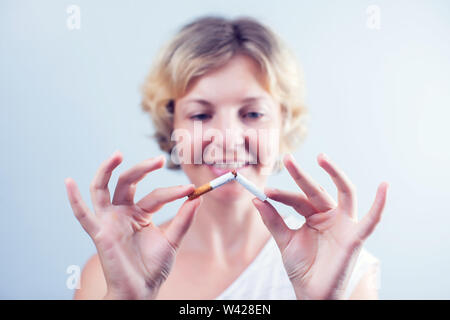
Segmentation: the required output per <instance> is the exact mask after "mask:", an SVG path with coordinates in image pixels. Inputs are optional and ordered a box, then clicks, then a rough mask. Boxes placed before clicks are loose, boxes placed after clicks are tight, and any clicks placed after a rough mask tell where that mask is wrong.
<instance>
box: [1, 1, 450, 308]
mask: <svg viewBox="0 0 450 320" xmlns="http://www.w3.org/2000/svg"><path fill="white" fill-rule="evenodd" d="M0 3H1V4H0V104H1V117H0V146H1V150H2V152H1V157H0V175H1V176H0V179H1V180H0V181H1V189H0V201H1V207H0V208H1V216H0V257H1V263H0V298H3V299H5V298H7V299H24V298H26V299H54V298H56V299H70V298H71V297H72V295H73V291H72V290H69V289H68V288H67V287H66V279H67V277H68V274H67V273H66V268H67V267H68V266H69V265H80V266H81V267H82V266H83V265H84V263H85V262H86V260H87V259H88V257H90V256H91V255H92V254H93V253H94V252H95V248H94V246H93V244H92V243H91V240H90V239H89V237H88V236H87V235H86V234H85V233H84V231H83V230H82V229H81V227H80V226H79V224H78V222H77V221H76V219H75V218H74V217H73V214H72V211H71V209H70V205H69V203H68V201H67V197H66V193H65V188H64V183H63V181H64V178H65V177H68V176H71V177H73V178H74V179H75V180H76V182H77V183H78V185H79V187H80V188H81V192H82V195H83V197H84V199H85V201H87V202H88V203H89V206H90V207H91V208H92V205H91V202H90V196H89V183H90V181H91V179H92V177H93V175H94V173H95V171H96V170H97V167H98V165H99V164H100V163H101V162H102V161H103V160H104V159H106V158H107V157H108V156H109V155H110V154H112V152H113V151H114V150H116V149H119V150H121V151H122V153H123V154H124V162H123V163H122V164H121V165H120V167H119V169H118V172H115V173H114V175H113V177H112V183H111V188H112V187H113V186H114V185H115V183H116V181H117V177H118V173H120V172H121V171H123V170H124V169H125V168H129V167H130V166H132V165H133V164H135V163H137V162H139V161H142V160H144V159H146V158H148V157H151V156H155V155H157V154H159V153H160V151H159V150H158V148H157V146H156V144H155V143H154V142H152V141H151V140H150V139H149V138H148V135H149V134H151V133H152V127H151V124H150V121H149V119H148V117H147V115H145V114H144V113H143V112H141V110H140V106H139V103H140V94H139V87H140V85H141V84H142V82H143V80H144V77H145V76H146V74H147V71H148V68H149V66H150V64H151V62H152V59H153V58H154V56H155V54H156V52H157V50H158V49H159V47H160V46H161V45H162V44H163V43H164V42H165V41H166V40H167V39H168V38H169V37H171V36H172V35H174V34H175V32H176V31H177V30H178V28H179V27H181V26H182V25H183V24H185V23H187V22H189V21H191V20H192V19H193V18H195V17H198V16H199V15H203V14H207V13H218V14H224V15H225V16H227V17H236V16H239V15H251V16H254V17H256V18H259V19H261V21H262V22H264V23H266V24H268V25H269V26H271V27H272V29H273V30H275V31H276V32H277V33H279V34H280V35H281V36H282V37H283V39H284V40H285V41H286V42H287V43H288V44H289V45H290V47H291V48H292V49H293V50H294V51H295V53H296V55H297V57H298V58H299V59H300V61H301V63H302V65H303V67H304V69H305V74H306V84H307V89H308V98H307V99H308V105H309V108H310V113H311V125H310V130H309V136H308V138H307V140H306V142H305V144H304V145H303V147H302V148H301V149H299V151H298V152H296V153H295V156H296V158H297V159H298V161H299V162H300V163H301V164H302V165H303V167H304V168H305V169H306V170H307V171H308V172H309V173H310V174H311V175H312V176H313V177H314V178H316V180H317V181H318V182H320V183H321V184H323V185H324V187H325V188H326V189H327V190H329V191H330V192H331V193H332V194H333V195H334V196H335V195H336V192H335V188H334V186H333V184H332V183H331V180H330V179H329V177H328V176H327V175H326V174H325V173H324V172H323V170H322V169H320V168H319V167H318V165H317V163H316V156H317V155H318V154H319V153H320V152H326V153H327V154H328V155H329V156H330V157H331V158H332V159H334V160H335V161H336V162H337V163H338V164H339V165H340V166H341V167H342V168H343V169H344V171H345V172H346V173H347V174H348V175H349V176H350V178H351V179H352V181H353V182H354V184H355V185H356V186H357V190H358V197H359V198H358V204H359V208H360V212H359V215H360V216H362V215H363V214H364V213H365V212H367V210H368V209H369V207H370V205H371V204H372V201H373V199H374V196H375V191H376V188H377V186H378V184H379V183H380V182H381V181H384V180H386V181H388V182H390V184H391V188H390V190H389V195H388V203H387V206H386V209H385V212H384V216H383V219H382V221H381V223H380V225H379V226H378V228H377V229H376V231H375V233H374V234H373V236H372V237H371V238H370V239H369V240H368V241H367V248H368V249H369V250H370V251H371V252H372V253H373V254H374V255H376V256H377V257H378V258H379V259H380V260H381V262H382V274H381V291H380V297H381V298H383V299H422V298H423V299H429V298H430V299H431V298H433V299H449V298H450V276H449V270H450V254H449V253H450V241H449V240H450V239H449V238H450V237H449V224H450V201H449V198H450V187H449V178H450V170H449V166H448V164H449V160H450V150H449V142H448V140H449V137H450V129H449V118H450V111H449V110H450V109H449V107H450V94H449V88H450V61H449V57H450V41H449V40H450V39H449V38H450V5H449V2H448V1H314V2H313V1H261V0H258V1H240V0H239V1H194V0H191V1H170V0H166V1H120V2H119V1H23V0H21V1H17V0H3V1H1V2H0ZM71 4H75V5H78V6H79V7H80V9H81V29H80V30H72V31H71V30H69V29H68V28H67V26H66V20H67V18H68V16H69V14H68V13H67V12H66V9H67V7H68V6H69V5H71ZM369 5H378V6H379V8H380V9H381V29H380V30H372V29H369V28H367V26H366V21H367V19H368V15H367V13H366V9H367V7H368V6H369ZM185 182H187V180H186V178H185V177H184V176H183V175H182V174H181V173H176V172H171V171H167V170H165V171H163V172H158V173H156V174H154V175H151V176H149V177H148V178H146V179H145V180H144V181H142V183H140V185H139V187H138V191H137V195H136V199H139V198H140V197H142V196H144V195H145V194H146V193H148V192H149V191H150V190H151V189H152V188H154V187H156V186H169V185H174V184H181V183H185ZM270 184H271V185H272V186H277V187H281V188H292V189H294V188H295V185H294V183H293V182H292V181H291V180H290V178H289V177H288V176H287V174H286V173H285V172H283V173H281V174H279V175H278V176H276V177H273V178H272V179H271V183H270ZM179 204H180V202H176V203H174V204H173V205H169V206H168V207H166V208H165V209H163V210H162V211H161V212H159V213H158V214H157V216H156V218H157V221H162V220H165V219H167V218H169V217H170V216H171V215H172V214H173V212H174V210H175V209H176V208H177V207H178V205H179ZM279 208H282V207H279ZM283 210H285V211H286V212H290V211H289V210H288V209H287V208H284V209H283Z"/></svg>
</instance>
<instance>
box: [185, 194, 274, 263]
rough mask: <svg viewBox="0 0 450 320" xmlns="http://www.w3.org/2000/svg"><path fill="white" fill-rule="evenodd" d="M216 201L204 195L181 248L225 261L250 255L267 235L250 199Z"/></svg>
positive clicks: (252, 254)
mask: <svg viewBox="0 0 450 320" xmlns="http://www.w3.org/2000/svg"><path fill="white" fill-rule="evenodd" d="M252 198H253V197H252V196H250V197H243V198H241V199H239V200H238V201H234V202H225V203H223V202H218V201H217V200H216V199H214V198H212V197H207V196H205V197H204V198H203V199H202V200H203V201H202V204H201V205H200V207H199V209H198V210H199V211H198V212H197V214H196V217H195V219H194V221H193V223H192V225H191V228H190V229H189V231H188V233H187V234H186V237H185V239H184V240H183V243H184V246H185V249H187V250H189V251H195V252H196V253H198V254H208V255H210V256H211V257H214V259H215V260H216V261H222V262H223V263H224V264H227V263H228V262H229V261H232V260H233V258H234V257H238V256H239V257H242V256H244V257H245V256H247V257H249V258H253V257H254V255H255V250H256V251H258V252H259V250H260V249H261V247H262V246H263V245H264V244H265V243H266V242H267V240H268V239H269V238H270V232H269V231H268V230H267V228H266V226H265V225H264V223H263V222H262V219H261V217H260V215H259V212H258V211H257V209H256V208H255V207H254V205H253V203H252V201H251V199H252Z"/></svg>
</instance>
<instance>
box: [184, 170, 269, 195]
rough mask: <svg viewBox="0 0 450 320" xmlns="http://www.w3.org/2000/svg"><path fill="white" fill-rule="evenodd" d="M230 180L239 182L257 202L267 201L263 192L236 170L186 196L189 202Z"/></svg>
mask: <svg viewBox="0 0 450 320" xmlns="http://www.w3.org/2000/svg"><path fill="white" fill-rule="evenodd" d="M232 180H236V181H237V182H239V183H240V184H241V185H242V186H243V187H244V188H245V189H247V190H248V191H250V192H251V193H253V194H254V195H255V196H256V197H257V198H258V199H259V200H261V201H265V200H266V199H267V196H266V195H265V194H264V192H262V191H261V190H259V189H258V187H256V186H255V185H254V184H253V183H252V182H251V181H249V180H248V179H247V178H245V177H244V176H243V175H242V174H240V173H238V172H236V170H233V171H231V172H228V173H226V174H224V175H222V176H220V177H218V178H216V179H214V180H211V181H210V182H208V183H206V184H204V185H202V186H200V187H198V188H196V189H195V190H194V191H193V192H192V193H191V194H190V195H189V196H188V197H189V200H192V199H195V198H197V197H199V196H201V195H202V194H205V193H207V192H209V191H211V190H213V189H216V188H218V187H220V186H222V185H224V184H226V183H228V182H230V181H232Z"/></svg>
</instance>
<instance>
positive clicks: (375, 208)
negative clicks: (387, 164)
mask: <svg viewBox="0 0 450 320" xmlns="http://www.w3.org/2000/svg"><path fill="white" fill-rule="evenodd" d="M388 187H389V184H388V183H387V182H383V183H381V184H380V185H379V186H378V190H377V195H376V197H375V201H374V203H373V204H372V207H371V208H370V210H369V212H368V213H367V214H366V215H365V216H364V217H363V218H362V219H361V221H360V222H359V223H358V229H359V235H360V239H361V240H365V239H367V237H368V236H369V235H370V234H371V233H372V232H373V230H374V229H375V227H376V225H377V224H378V222H379V221H380V219H381V215H382V213H383V209H384V205H385V203H386V195H387V189H388Z"/></svg>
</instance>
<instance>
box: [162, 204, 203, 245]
mask: <svg viewBox="0 0 450 320" xmlns="http://www.w3.org/2000/svg"><path fill="white" fill-rule="evenodd" d="M201 202H202V199H201V198H196V199H194V200H186V201H185V202H184V203H183V205H182V206H181V208H180V210H178V213H177V215H176V216H175V218H173V220H172V222H171V223H170V225H169V226H168V227H167V230H166V232H165V234H166V237H167V240H168V241H169V242H170V243H171V244H172V246H173V247H174V248H175V249H178V248H179V246H180V244H181V240H182V239H183V237H184V236H185V234H186V232H187V231H188V230H189V227H190V226H191V224H192V221H193V220H194V215H195V213H196V212H197V210H198V207H199V206H200V204H201Z"/></svg>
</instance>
